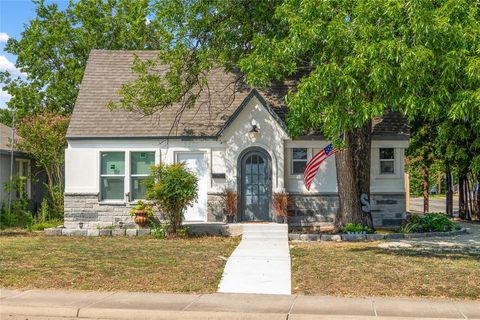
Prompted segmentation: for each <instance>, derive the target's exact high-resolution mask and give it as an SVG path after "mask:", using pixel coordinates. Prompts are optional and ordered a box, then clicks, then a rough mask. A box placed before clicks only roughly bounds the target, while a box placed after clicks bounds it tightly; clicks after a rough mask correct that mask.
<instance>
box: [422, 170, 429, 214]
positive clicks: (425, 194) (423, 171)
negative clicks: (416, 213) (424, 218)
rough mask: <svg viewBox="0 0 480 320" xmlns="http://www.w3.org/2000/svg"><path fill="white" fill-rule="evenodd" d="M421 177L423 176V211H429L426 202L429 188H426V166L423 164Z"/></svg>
mask: <svg viewBox="0 0 480 320" xmlns="http://www.w3.org/2000/svg"><path fill="white" fill-rule="evenodd" d="M422 177H423V213H428V212H429V207H428V204H429V203H428V202H429V195H430V194H429V190H428V167H427V166H426V165H423V168H422Z"/></svg>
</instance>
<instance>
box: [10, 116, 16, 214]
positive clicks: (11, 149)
mask: <svg viewBox="0 0 480 320" xmlns="http://www.w3.org/2000/svg"><path fill="white" fill-rule="evenodd" d="M10 146H11V148H10V188H9V190H8V213H10V212H11V211H12V183H13V151H14V148H15V109H13V108H12V142H11V143H10Z"/></svg>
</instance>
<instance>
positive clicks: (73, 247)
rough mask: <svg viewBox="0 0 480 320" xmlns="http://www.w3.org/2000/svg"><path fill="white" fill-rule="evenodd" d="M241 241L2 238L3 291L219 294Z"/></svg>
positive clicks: (31, 236) (0, 265)
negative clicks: (229, 260) (225, 270)
mask: <svg viewBox="0 0 480 320" xmlns="http://www.w3.org/2000/svg"><path fill="white" fill-rule="evenodd" d="M238 242H239V239H236V238H220V237H203V238H189V239H174V240H157V239H154V238H143V237H138V238H137V237H133V238H127V237H92V238H88V237H78V238H67V237H47V236H43V235H16V236H15V235H7V236H0V253H1V254H0V275H1V276H0V287H6V288H18V289H27V288H41V289H82V290H105V291H110V290H123V291H149V292H205V293H207V292H215V291H216V290H217V286H218V283H219V281H220V278H221V275H222V273H223V267H224V265H225V258H228V257H229V256H230V254H231V253H232V251H233V250H234V249H235V247H236V245H237V244H238Z"/></svg>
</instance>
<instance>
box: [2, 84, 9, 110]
mask: <svg viewBox="0 0 480 320" xmlns="http://www.w3.org/2000/svg"><path fill="white" fill-rule="evenodd" d="M11 98H12V96H11V95H10V94H9V93H8V92H6V91H3V90H2V88H0V109H5V108H6V107H7V102H8V101H10V99H11Z"/></svg>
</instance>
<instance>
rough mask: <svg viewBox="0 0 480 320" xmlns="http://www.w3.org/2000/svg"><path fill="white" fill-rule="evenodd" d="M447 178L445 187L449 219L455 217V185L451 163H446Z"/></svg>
mask: <svg viewBox="0 0 480 320" xmlns="http://www.w3.org/2000/svg"><path fill="white" fill-rule="evenodd" d="M445 176H446V186H445V195H446V199H447V200H446V212H447V214H448V216H449V217H452V216H453V185H452V170H451V168H450V163H449V162H448V161H445Z"/></svg>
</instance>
